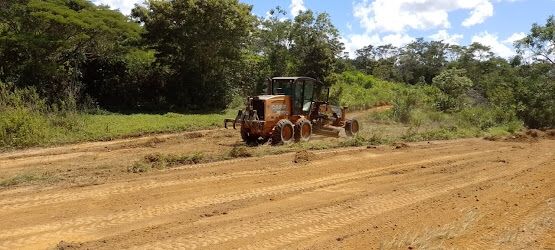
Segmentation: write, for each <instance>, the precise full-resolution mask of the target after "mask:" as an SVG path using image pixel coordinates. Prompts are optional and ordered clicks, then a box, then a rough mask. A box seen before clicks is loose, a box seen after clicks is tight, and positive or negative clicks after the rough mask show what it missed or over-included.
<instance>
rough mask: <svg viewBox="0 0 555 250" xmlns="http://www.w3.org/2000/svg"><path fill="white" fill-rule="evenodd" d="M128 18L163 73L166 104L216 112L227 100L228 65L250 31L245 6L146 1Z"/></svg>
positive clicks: (231, 0) (224, 1)
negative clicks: (141, 30)
mask: <svg viewBox="0 0 555 250" xmlns="http://www.w3.org/2000/svg"><path fill="white" fill-rule="evenodd" d="M132 15H133V17H134V18H135V19H136V20H138V21H139V22H140V23H142V24H143V25H144V28H145V33H144V36H143V37H144V39H145V42H146V43H147V44H148V45H149V46H150V47H151V48H152V49H154V50H155V51H156V61H157V63H159V64H160V65H162V66H165V67H167V68H168V69H169V72H168V76H167V77H168V79H169V80H168V84H169V86H168V87H169V91H168V94H169V96H168V97H169V101H170V102H171V103H173V104H174V105H176V106H177V107H180V108H187V109H219V108H224V107H225V106H226V104H227V103H228V101H229V97H230V94H231V92H230V89H232V88H233V83H232V81H231V79H232V77H231V75H232V70H233V67H232V66H233V64H235V63H237V62H239V61H240V59H241V55H242V53H241V51H242V49H244V48H245V47H246V44H247V39H248V38H249V36H250V34H251V33H252V31H253V29H254V21H255V18H254V17H253V16H252V15H251V6H250V5H247V4H243V3H240V2H239V1H238V0H189V1H157V0H148V1H147V2H146V5H145V6H138V7H136V8H135V9H134V10H133V12H132Z"/></svg>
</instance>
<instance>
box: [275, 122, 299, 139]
mask: <svg viewBox="0 0 555 250" xmlns="http://www.w3.org/2000/svg"><path fill="white" fill-rule="evenodd" d="M294 138H295V128H294V126H293V123H292V122H291V121H289V120H287V119H282V120H280V121H279V122H278V123H277V124H276V126H275V127H274V130H273V131H272V145H278V144H280V143H284V144H287V143H290V142H292V141H293V140H294Z"/></svg>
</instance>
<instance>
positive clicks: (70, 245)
mask: <svg viewBox="0 0 555 250" xmlns="http://www.w3.org/2000/svg"><path fill="white" fill-rule="evenodd" d="M82 245H83V244H81V243H76V242H65V241H63V240H62V241H60V243H58V245H57V246H56V249H58V250H68V249H80V248H81V247H82Z"/></svg>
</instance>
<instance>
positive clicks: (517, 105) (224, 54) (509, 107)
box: [0, 0, 555, 147]
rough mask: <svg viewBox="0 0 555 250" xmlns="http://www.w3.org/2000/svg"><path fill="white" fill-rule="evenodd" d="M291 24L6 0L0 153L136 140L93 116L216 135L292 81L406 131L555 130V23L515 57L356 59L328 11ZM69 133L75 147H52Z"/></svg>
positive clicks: (149, 4) (437, 54) (450, 52)
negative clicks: (324, 89)
mask: <svg viewBox="0 0 555 250" xmlns="http://www.w3.org/2000/svg"><path fill="white" fill-rule="evenodd" d="M287 16H288V15H287V13H286V11H285V10H284V9H283V8H280V7H276V8H275V9H273V10H270V11H269V15H268V16H265V17H259V16H256V15H254V14H253V13H252V6H250V5H248V4H244V3H241V2H240V1H238V0H190V1H157V0H147V1H146V2H145V4H143V5H136V7H135V8H134V9H133V10H132V12H131V15H130V16H125V15H123V14H121V13H120V12H119V11H116V10H111V9H110V8H109V7H108V6H102V5H100V6H99V5H95V4H93V3H92V2H91V1H89V0H3V1H1V2H0V114H1V116H0V146H2V147H22V146H23V147H25V146H32V145H41V144H49V143H63V142H71V141H82V140H97V139H109V138H112V136H116V137H117V136H120V135H123V134H125V133H127V134H133V133H134V132H133V131H131V132H129V131H123V132H114V131H111V130H110V129H109V128H108V125H106V127H105V128H104V127H103V126H104V125H102V126H100V127H99V128H94V129H93V130H94V133H93V132H90V131H89V132H87V131H88V130H87V129H85V128H86V127H87V126H88V125H87V124H88V123H87V119H89V118H90V117H92V116H95V115H106V114H170V116H172V115H177V114H198V115H197V118H195V119H196V120H195V122H199V121H204V120H206V122H207V123H209V124H210V126H215V125H216V124H218V125H219V124H220V118H222V117H220V116H210V115H208V114H220V115H222V116H223V114H225V112H226V110H228V109H229V108H232V107H238V106H241V105H242V102H243V100H244V98H245V97H246V96H249V95H256V94H260V93H261V92H263V90H264V89H265V86H264V84H265V82H266V79H267V78H268V77H274V76H292V75H298V76H309V77H313V78H316V79H319V80H321V81H323V82H324V83H326V84H328V85H329V86H331V87H332V95H333V100H334V101H335V102H338V103H340V104H341V105H347V106H350V107H351V108H352V109H365V108H369V107H372V106H379V105H393V106H394V109H393V111H392V113H391V117H393V118H395V120H396V121H397V122H403V123H411V122H412V123H415V122H416V123H419V122H422V119H420V121H419V119H418V114H417V113H418V112H413V111H415V110H418V109H419V110H421V111H422V112H424V113H426V112H427V113H430V112H433V113H441V114H446V115H454V116H460V117H463V118H461V120H469V119H470V120H472V119H477V120H480V121H479V122H477V123H475V124H474V125H476V126H483V128H481V129H487V128H490V127H494V126H495V125H499V124H518V125H515V126H516V127H519V126H525V127H528V128H552V127H554V125H555V17H554V16H550V17H545V20H546V21H545V23H539V24H533V25H532V26H531V28H530V30H529V32H528V33H527V36H526V37H525V38H523V39H521V40H518V41H516V42H515V44H514V46H515V49H516V51H517V52H518V55H517V56H514V57H512V58H502V57H499V56H496V55H495V54H494V53H493V52H492V51H491V49H490V48H489V47H487V46H484V45H482V44H479V43H473V44H470V45H468V46H461V45H454V44H447V43H445V42H443V41H428V40H425V39H423V38H419V39H416V40H415V41H413V42H411V43H409V44H406V45H404V46H402V47H395V46H392V45H373V44H368V45H367V46H365V47H364V48H362V49H360V50H358V51H356V54H355V55H349V54H347V53H346V52H344V45H343V44H342V42H341V35H340V34H339V31H338V30H337V28H336V27H335V26H334V24H333V23H332V21H331V18H330V16H329V15H328V14H327V13H315V12H313V11H311V10H307V11H304V12H301V13H300V14H299V15H297V16H296V17H295V18H293V19H291V18H287ZM168 112H170V113H168ZM202 114H207V115H206V116H203V115H202ZM95 117H96V116H95ZM110 117H114V116H110ZM170 118H171V117H170ZM95 119H96V118H95ZM103 119H108V118H106V117H104V118H103ZM126 119H127V118H122V119H120V120H118V121H110V122H115V123H119V122H121V123H122V124H123V123H124V122H125V121H123V120H126ZM425 120H426V119H424V121H425ZM484 120H487V121H484ZM142 122H144V123H145V124H147V123H149V121H142ZM172 122H175V120H172ZM122 126H124V125H122ZM184 126H185V125H184ZM202 126H203V125H200V124H197V123H191V124H187V125H186V129H191V128H193V127H202ZM181 129H185V128H184V127H165V128H164V129H163V130H169V131H173V130H181ZM49 131H55V132H52V133H51V132H49ZM84 131H85V132H84ZM99 131H100V132H99ZM147 132H156V131H154V130H153V131H150V130H149V131H147ZM87 133H88V134H87ZM68 134H75V135H79V136H74V137H75V138H73V139H71V138H70V139H67V138H66V139H59V140H58V141H56V140H54V139H52V138H61V137H63V136H66V135H68ZM83 134H85V135H83Z"/></svg>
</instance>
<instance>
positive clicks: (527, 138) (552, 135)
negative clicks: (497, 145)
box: [486, 129, 555, 142]
mask: <svg viewBox="0 0 555 250" xmlns="http://www.w3.org/2000/svg"><path fill="white" fill-rule="evenodd" d="M540 139H551V140H555V129H550V130H545V131H542V130H538V129H527V130H524V131H522V132H518V133H515V134H512V135H509V136H507V137H501V138H495V137H486V140H491V141H509V142H537V141H539V140H540Z"/></svg>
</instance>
